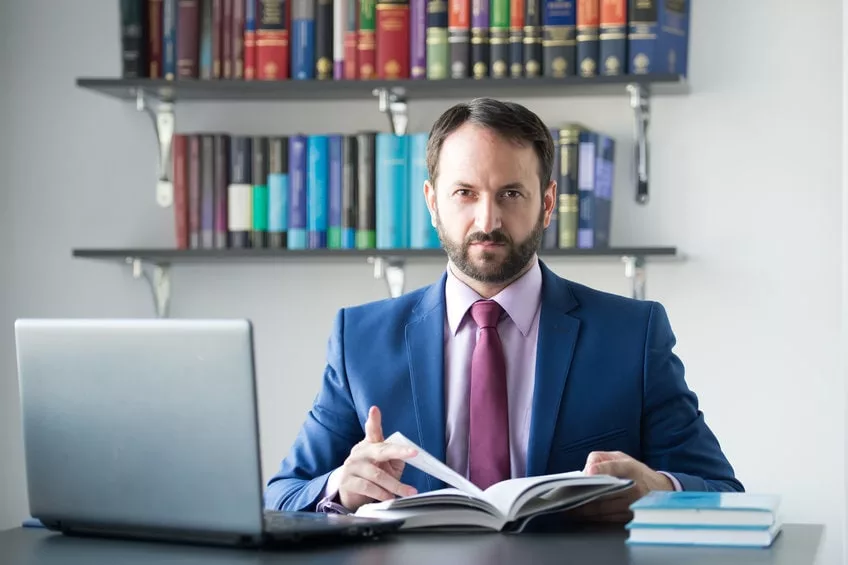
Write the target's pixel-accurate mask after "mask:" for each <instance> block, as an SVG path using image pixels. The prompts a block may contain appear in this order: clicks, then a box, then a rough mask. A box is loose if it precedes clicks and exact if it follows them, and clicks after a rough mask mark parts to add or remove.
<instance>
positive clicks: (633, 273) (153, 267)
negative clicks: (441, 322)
mask: <svg viewBox="0 0 848 565" xmlns="http://www.w3.org/2000/svg"><path fill="white" fill-rule="evenodd" d="M73 257H74V258H78V259H91V260H100V261H116V262H120V263H125V264H128V265H131V267H132V271H133V276H134V277H135V278H137V279H141V278H143V279H145V280H146V281H147V282H148V284H149V285H150V287H151V291H152V293H153V300H154V306H155V308H156V315H157V316H158V317H167V316H168V311H169V307H170V296H171V283H170V269H171V267H172V265H175V264H192V263H193V264H198V263H200V264H235V263H265V264H267V263H272V264H276V263H286V262H289V263H291V262H303V261H307V262H320V261H329V262H332V263H336V264H337V263H338V262H340V261H345V260H352V261H361V260H363V259H365V260H367V262H368V263H369V264H371V265H373V267H374V276H375V277H376V278H384V279H385V280H386V283H387V286H388V290H389V295H390V296H400V295H401V294H403V292H404V267H405V265H406V262H407V261H409V260H422V261H423V260H438V261H445V259H446V256H445V253H444V251H443V250H442V249H302V250H301V249H273V248H261V249H253V248H247V249H168V248H159V249H157V248H147V249H145V248H126V249H117V248H95V249H90V248H88V249H83V248H80V249H74V250H73ZM539 257H540V258H541V259H542V260H548V259H569V260H599V261H606V262H609V261H621V262H622V263H623V264H624V275H625V277H626V278H627V279H628V280H629V281H630V285H631V295H632V296H633V298H636V299H639V300H642V299H644V298H645V284H646V280H647V278H646V276H645V274H646V273H645V265H646V262H647V260H648V259H651V260H667V261H680V260H682V259H683V258H684V257H683V255H682V254H681V253H680V252H679V251H678V249H677V248H676V247H609V248H600V249H542V250H540V251H539Z"/></svg>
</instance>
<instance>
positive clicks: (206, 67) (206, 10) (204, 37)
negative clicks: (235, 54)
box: [198, 0, 214, 80]
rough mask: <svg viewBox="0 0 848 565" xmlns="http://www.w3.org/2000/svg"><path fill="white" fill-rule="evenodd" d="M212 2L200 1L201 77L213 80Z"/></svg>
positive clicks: (209, 0) (208, 0)
mask: <svg viewBox="0 0 848 565" xmlns="http://www.w3.org/2000/svg"><path fill="white" fill-rule="evenodd" d="M213 59H214V58H213V56H212V0H200V69H199V71H198V72H199V77H200V78H202V79H204V80H209V79H211V78H212V67H213V63H214V61H213Z"/></svg>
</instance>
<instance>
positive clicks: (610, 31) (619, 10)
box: [598, 0, 628, 76]
mask: <svg viewBox="0 0 848 565" xmlns="http://www.w3.org/2000/svg"><path fill="white" fill-rule="evenodd" d="M627 3H628V0H604V1H603V2H602V3H601V22H600V33H599V35H598V38H599V48H598V65H599V66H600V71H599V74H601V75H604V76H617V75H622V74H624V73H625V72H626V71H627V25H628V21H627Z"/></svg>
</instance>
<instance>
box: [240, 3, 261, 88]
mask: <svg viewBox="0 0 848 565" xmlns="http://www.w3.org/2000/svg"><path fill="white" fill-rule="evenodd" d="M258 1H259V0H244V2H245V5H244V80H254V79H255V78H256V8H257V6H256V3H257V2H258Z"/></svg>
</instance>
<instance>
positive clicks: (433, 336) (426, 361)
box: [406, 275, 446, 489]
mask: <svg viewBox="0 0 848 565" xmlns="http://www.w3.org/2000/svg"><path fill="white" fill-rule="evenodd" d="M445 278H446V276H444V275H443V276H442V280H441V282H440V283H437V284H434V285H432V286H431V287H430V288H429V289H428V290H427V291H426V292H425V294H424V296H423V297H422V299H421V301H420V302H419V303H418V304H417V305H416V306H415V308H414V310H413V315H412V317H411V320H410V322H409V323H408V324H407V326H406V347H407V354H408V356H409V378H410V381H411V385H412V400H413V403H414V406H415V418H416V421H417V424H418V436H419V437H418V444H419V445H420V446H421V447H422V448H424V450H426V451H427V452H428V453H430V454H431V455H432V456H433V457H435V458H436V459H438V460H439V461H442V462H444V461H445V393H444V391H445V387H444V327H445V300H444V288H445ZM410 439H413V438H410ZM426 478H427V484H428V486H429V488H430V489H437V488H442V487H443V486H444V485H442V483H441V481H438V480H437V479H434V478H433V477H431V476H430V475H426Z"/></svg>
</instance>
